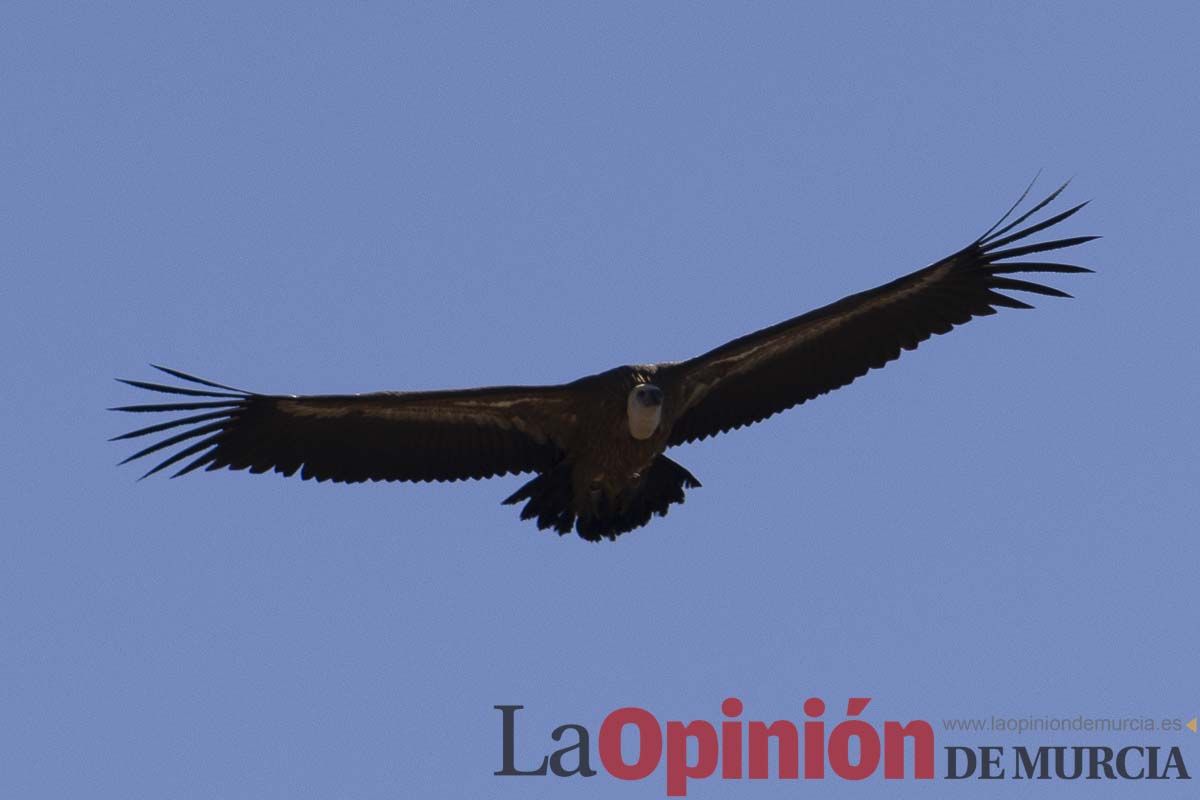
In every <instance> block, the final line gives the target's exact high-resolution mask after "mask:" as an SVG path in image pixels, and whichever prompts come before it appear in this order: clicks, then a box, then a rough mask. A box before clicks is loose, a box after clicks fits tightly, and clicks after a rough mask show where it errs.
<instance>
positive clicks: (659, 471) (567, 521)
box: [504, 455, 700, 542]
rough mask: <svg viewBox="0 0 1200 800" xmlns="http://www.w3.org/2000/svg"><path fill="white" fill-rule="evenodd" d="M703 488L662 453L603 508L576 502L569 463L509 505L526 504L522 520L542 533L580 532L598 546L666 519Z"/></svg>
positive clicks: (605, 499)
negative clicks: (690, 492)
mask: <svg viewBox="0 0 1200 800" xmlns="http://www.w3.org/2000/svg"><path fill="white" fill-rule="evenodd" d="M699 486H700V481H698V480H696V476H694V475H692V473H690V472H688V471H687V470H686V469H684V468H683V467H682V466H680V465H679V464H676V463H675V462H674V461H672V460H671V459H669V458H667V457H666V456H662V455H660V456H659V457H658V458H656V459H655V460H654V463H653V464H651V465H650V468H649V469H648V470H646V473H645V476H644V477H643V479H642V482H641V483H640V484H638V485H637V486H635V487H631V488H630V489H629V490H627V491H626V492H625V493H624V494H622V495H621V496H620V497H616V498H609V497H607V496H602V497H601V498H600V502H599V504H598V505H593V504H592V503H590V502H589V503H576V502H575V498H574V490H573V488H572V487H573V484H572V480H571V465H570V464H566V463H564V464H559V465H558V466H557V467H555V468H554V469H552V470H550V471H548V472H543V473H541V474H540V475H538V476H537V477H536V478H534V479H533V480H531V481H529V483H526V484H525V485H524V486H522V487H521V488H520V489H518V490H517V491H516V492H514V493H513V494H512V495H511V496H509V497H508V498H506V499H505V500H504V504H505V505H514V504H516V503H520V502H521V501H526V502H525V507H524V508H523V509H521V519H536V520H537V526H538V528H539V529H541V530H546V529H547V528H553V529H554V530H556V531H558V533H559V534H566V533H570V532H571V530H572V528H574V529H575V531H576V532H578V533H579V536H580V537H581V538H583V539H586V540H588V541H590V542H597V541H600V540H601V539H615V538H617V537H618V536H620V535H621V534H622V533H626V532H628V531H631V530H633V529H634V528H640V527H642V526H643V525H645V524H646V523H647V522H649V521H650V518H651V517H652V516H653V515H655V514H657V515H658V516H660V517H661V516H666V513H667V510H668V509H669V508H670V507H671V506H672V505H674V504H675V503H682V502H683V501H684V491H683V490H684V489H685V488H688V489H695V488H699ZM581 509H584V510H581Z"/></svg>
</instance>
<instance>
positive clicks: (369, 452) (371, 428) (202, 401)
mask: <svg viewBox="0 0 1200 800" xmlns="http://www.w3.org/2000/svg"><path fill="white" fill-rule="evenodd" d="M1064 188H1066V184H1064V185H1063V186H1061V187H1059V188H1058V189H1057V190H1056V191H1054V192H1053V193H1052V194H1050V196H1049V197H1047V198H1046V199H1044V200H1042V201H1041V202H1040V203H1037V204H1036V205H1034V206H1033V207H1032V208H1030V209H1029V210H1027V211H1025V212H1024V213H1022V214H1020V215H1019V216H1018V217H1017V218H1016V219H1014V220H1012V221H1011V222H1007V224H1005V223H1006V221H1007V220H1008V218H1009V217H1010V216H1012V214H1013V213H1014V212H1015V211H1016V209H1017V208H1018V207H1019V206H1020V204H1021V202H1022V201H1023V200H1024V198H1025V196H1026V195H1025V194H1022V196H1021V198H1020V199H1019V200H1018V201H1017V203H1015V204H1014V205H1013V207H1012V208H1010V209H1009V211H1008V213H1006V214H1005V215H1004V217H1002V218H1001V220H1000V221H999V222H997V223H996V224H995V225H993V226H992V228H991V229H990V230H988V231H987V232H986V233H985V234H984V235H983V236H981V237H979V238H978V239H976V240H975V241H973V242H972V243H971V244H969V245H967V246H966V247H964V248H963V249H962V250H959V251H958V252H957V253H954V254H953V255H950V256H948V257H946V258H943V259H942V260H940V261H938V262H936V263H934V264H932V265H930V266H928V267H925V268H924V269H921V270H918V271H916V272H913V273H912V274H910V275H906V276H904V277H903V278H900V279H898V280H895V281H892V282H891V283H888V284H885V285H883V286H879V287H877V288H875V289H871V290H868V291H865V292H861V293H859V294H855V295H851V296H849V297H846V298H843V299H842V300H839V301H837V302H836V303H832V304H830V305H828V306H825V307H824V308H819V309H817V310H815V311H810V312H808V313H807V314H804V315H802V316H799V317H795V318H793V319H790V320H787V321H785V322H781V323H779V324H778V325H773V326H771V327H769V328H764V329H763V330H760V331H758V332H756V333H752V334H749V335H748V336H743V337H741V338H739V339H735V340H733V341H732V342H728V343H726V344H723V345H721V346H720V347H718V348H716V349H715V350H711V351H709V352H707V353H705V354H703V355H700V356H697V357H696V358H693V359H690V360H688V361H682V362H678V363H662V364H648V365H640V366H622V367H617V368H615V369H611V370H608V371H606V372H601V373H598V374H596V375H590V376H587V377H584V378H580V379H579V380H576V381H573V382H571V383H567V384H562V385H558V386H501V387H489V388H480V389H463V390H454V391H437V392H378V393H372V394H354V395H313V396H300V397H297V396H294V395H263V394H256V393H253V392H247V391H243V390H241V389H235V388H233V387H230V386H225V385H223V384H220V383H215V382H213V381H209V380H204V379H202V378H197V377H195V376H193V375H188V374H187V373H184V372H180V371H178V370H173V369H168V368H166V367H156V369H159V370H161V371H162V372H164V373H166V374H168V375H171V376H172V377H174V378H178V379H179V380H181V381H184V382H186V383H187V384H190V386H178V385H165V384H160V383H149V382H145V381H133V380H123V379H122V380H123V382H124V383H127V384H129V385H131V386H135V387H137V388H140V389H147V390H150V391H154V392H163V393H167V394H175V395H180V396H183V397H185V398H188V399H186V400H181V401H180V402H172V403H154V404H146V405H132V406H121V407H119V408H117V409H114V410H116V411H127V412H134V413H159V412H173V413H181V412H187V413H186V415H185V416H183V417H177V418H173V419H170V420H168V421H166V422H159V423H157V424H154V425H150V426H148V427H144V428H139V429H138V430H135V431H132V432H130V433H126V434H123V435H121V436H117V437H115V438H116V439H135V438H138V437H142V436H149V435H152V434H164V437H163V438H161V439H159V440H157V441H155V442H154V443H153V444H151V445H149V446H148V447H145V448H143V449H141V450H139V451H138V452H136V453H134V454H133V455H131V456H130V457H129V458H127V459H125V461H123V462H121V463H126V462H128V461H132V460H134V459H138V458H142V457H144V456H149V455H151V454H153V453H162V452H163V451H168V452H170V451H169V448H173V447H177V448H178V449H176V450H174V451H173V452H170V455H169V456H168V457H167V458H165V459H164V460H163V461H161V462H159V463H158V464H157V465H156V466H154V467H153V468H152V469H151V470H150V471H149V472H147V473H146V475H152V474H154V473H156V472H159V471H161V470H164V469H167V468H168V467H173V466H175V465H177V464H178V465H180V466H179V468H178V469H177V471H176V472H175V473H174V476H178V475H183V474H186V473H188V472H191V471H193V470H196V469H200V468H204V469H205V470H216V469H221V468H225V467H227V468H229V469H249V470H250V471H251V472H267V471H272V470H273V471H275V472H279V473H282V474H283V475H293V474H296V473H297V472H298V473H300V476H301V477H302V478H306V479H307V478H315V479H317V480H319V481H324V480H332V481H338V482H347V483H353V482H358V481H377V480H383V481H454V480H461V479H467V478H489V477H492V476H496V475H506V474H508V473H514V474H515V473H528V472H533V473H537V475H536V477H534V478H533V480H531V481H529V482H528V483H526V484H525V485H524V486H522V487H521V488H520V489H518V490H517V491H516V492H515V493H514V494H513V495H511V496H510V497H508V498H507V499H506V500H505V501H504V502H505V503H506V504H507V503H522V502H523V503H524V507H523V509H522V511H521V518H522V519H534V520H536V522H537V526H538V528H541V529H547V528H553V529H554V530H556V531H558V532H559V533H569V532H570V531H571V530H572V529H574V530H575V531H576V532H577V533H578V534H579V535H580V536H581V537H583V538H584V539H588V540H598V539H602V538H607V539H614V538H616V537H617V536H619V535H620V534H622V533H624V532H626V531H630V530H633V529H634V528H638V527H641V526H642V525H645V524H646V523H647V522H649V520H650V518H651V516H652V515H654V514H658V515H665V514H666V513H667V511H668V509H669V508H670V506H671V505H672V504H674V503H682V502H683V500H684V489H685V488H695V487H698V486H699V485H700V482H699V481H697V480H696V478H695V477H693V476H692V474H691V473H690V472H688V471H687V470H686V469H684V468H683V467H682V466H680V465H679V464H677V463H675V462H674V461H672V460H671V459H669V458H667V457H666V456H665V455H664V454H663V452H664V451H665V450H666V449H667V448H668V447H674V446H675V445H680V444H684V443H686V442H692V441H696V440H699V439H705V438H707V437H709V436H715V435H716V434H718V433H724V432H726V431H729V430H733V429H735V428H740V427H742V426H743V425H750V424H752V423H755V422H759V421H761V420H764V419H766V418H767V417H769V416H771V415H772V414H776V413H778V412H780V411H783V410H785V409H788V408H791V407H792V406H795V405H799V404H800V403H803V402H805V401H806V400H811V399H812V398H814V397H817V396H819V395H822V394H825V393H826V392H830V391H833V390H834V389H837V388H839V387H842V386H845V385H846V384H848V383H850V382H851V381H853V380H854V379H856V378H858V377H860V376H862V375H864V374H866V373H867V371H868V370H870V369H873V368H878V367H882V366H884V365H886V364H887V363H888V362H889V361H892V360H894V359H896V358H898V357H899V356H900V353H901V351H902V350H912V349H915V348H916V347H917V345H918V344H920V343H921V342H923V341H925V340H926V339H928V338H929V337H930V336H932V335H933V334H937V333H946V332H948V331H950V330H951V329H953V328H954V327H956V326H958V325H961V324H963V323H965V322H968V321H970V320H971V319H973V318H974V317H981V316H986V315H989V314H994V313H996V309H997V308H1032V306H1030V305H1028V304H1027V303H1025V302H1023V301H1021V300H1018V299H1016V298H1013V297H1011V296H1009V295H1008V294H1005V293H1004V292H1009V291H1018V292H1031V293H1034V294H1042V295H1048V296H1051V297H1069V296H1070V295H1068V294H1066V293H1065V292H1062V291H1059V290H1058V289H1054V288H1051V287H1049V286H1044V285H1042V284H1040V283H1033V282H1030V281H1027V280H1022V279H1019V278H1013V277H1009V276H1010V275H1014V274H1020V273H1051V272H1059V273H1069V272H1091V270H1089V269H1085V268H1084V267H1079V266H1074V265H1071V264H1060V263H1050V262H1045V261H1017V260H1014V259H1020V258H1023V257H1026V256H1034V255H1036V254H1039V253H1045V252H1049V251H1052V250H1061V249H1064V248H1068V247H1074V246H1075V245H1079V244H1083V243H1084V242H1087V241H1090V240H1092V239H1095V238H1097V237H1094V236H1075V237H1070V238H1063V239H1052V240H1049V241H1041V242H1027V243H1022V244H1018V242H1023V241H1024V240H1027V239H1028V238H1029V237H1031V236H1033V235H1034V234H1037V233H1040V232H1042V231H1044V230H1046V229H1048V228H1050V227H1052V226H1054V225H1057V224H1058V223H1060V222H1062V221H1063V220H1065V219H1067V218H1068V217H1070V216H1072V215H1073V214H1075V213H1076V212H1077V211H1079V210H1080V209H1081V208H1083V207H1084V205H1086V203H1081V204H1079V205H1076V206H1074V207H1072V208H1068V209H1067V210H1065V211H1062V212H1060V213H1057V214H1054V215H1053V216H1050V217H1048V218H1047V219H1044V220H1042V221H1040V222H1037V223H1030V224H1029V225H1027V226H1026V227H1021V226H1022V225H1023V224H1025V223H1026V222H1027V221H1029V220H1030V218H1031V217H1033V215H1035V214H1037V213H1038V212H1039V211H1041V210H1042V209H1043V208H1045V207H1046V206H1048V205H1049V204H1050V203H1051V202H1053V201H1054V199H1055V198H1057V197H1058V195H1059V194H1060V193H1061V192H1062V190H1063V189H1064ZM1027 193H1028V189H1027V190H1026V194H1027ZM197 387H202V388H197ZM190 412H198V413H190ZM143 477H145V476H143Z"/></svg>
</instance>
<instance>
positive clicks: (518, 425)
mask: <svg viewBox="0 0 1200 800" xmlns="http://www.w3.org/2000/svg"><path fill="white" fill-rule="evenodd" d="M156 369H159V370H161V371H163V372H165V373H167V374H169V375H172V376H174V377H176V378H179V379H181V380H184V381H188V382H190V383H192V384H194V385H200V386H203V387H205V388H203V389H200V388H192V387H183V386H169V385H164V384H159V383H147V382H145V381H131V380H123V379H122V382H123V383H127V384H129V385H131V386H136V387H138V388H140V389H148V390H150V391H154V392H164V393H169V394H177V395H184V396H187V397H189V398H193V399H190V400H186V401H181V402H176V403H160V404H147V405H134V406H122V407H120V408H116V409H113V410H114V411H129V412H144V413H157V412H167V413H171V412H191V411H197V412H200V413H197V414H190V415H187V416H184V417H181V418H175V419H171V420H169V421H167V422H160V423H158V424H155V425H151V426H149V427H145V428H140V429H138V430H135V431H132V432H130V433H126V434H124V435H122V436H117V437H116V439H134V438H137V437H142V436H151V435H154V434H164V436H165V438H162V439H160V440H158V441H156V442H154V443H153V444H151V445H150V446H148V447H146V448H144V449H142V450H140V451H138V452H136V453H134V454H133V455H131V456H130V457H129V458H127V459H125V461H122V462H121V463H122V464H124V463H126V462H128V461H133V460H134V459H137V458H142V457H144V456H148V455H151V454H153V453H160V454H161V453H162V452H164V451H166V452H170V455H169V456H168V457H167V458H166V459H165V460H163V461H162V462H160V463H159V464H158V465H156V466H155V467H154V468H152V469H151V470H150V471H149V472H147V473H146V475H143V476H142V477H146V476H148V475H152V474H154V473H155V472H158V471H160V470H163V469H166V468H167V467H170V466H172V465H174V464H177V463H179V462H181V461H185V459H188V458H191V460H190V461H186V462H185V463H184V465H183V466H182V467H181V468H180V469H179V470H178V471H177V472H175V473H174V475H173V476H172V477H176V476H179V475H183V474H185V473H187V472H191V471H192V470H195V469H199V468H200V467H204V468H205V469H207V470H216V469H221V468H223V467H228V468H229V469H249V470H250V471H251V472H267V471H268V470H274V471H275V472H279V473H282V474H284V475H293V474H295V473H296V472H299V473H300V476H301V477H302V478H305V479H308V478H316V479H317V480H318V481H324V480H332V481H339V482H346V483H355V482H359V481H375V480H383V481H454V480H461V479H466V478H487V477H491V476H493V475H503V474H506V473H510V472H511V473H519V472H533V471H539V470H543V469H547V468H549V467H550V466H552V465H553V464H554V463H555V462H556V461H557V460H558V458H559V457H560V455H561V450H562V448H563V442H564V441H565V439H566V437H567V435H568V428H569V426H570V425H571V420H572V416H571V410H570V405H571V403H570V401H571V393H570V391H569V390H568V389H566V388H565V387H562V386H544V387H542V386H534V387H518V386H513V387H494V388H486V389H465V390H461V391H441V392H379V393H375V394H355V395H315V396H310V397H296V396H287V395H262V394H254V393H252V392H245V391H242V390H240V389H234V388H233V387H230V386H224V385H222V384H219V383H213V382H212V381H207V380H204V379H202V378H197V377H195V376H192V375H188V374H186V373H183V372H179V371H178V370H173V369H167V368H166V367H156ZM176 428H180V429H182V430H181V431H179V432H175V429H176ZM167 432H170V433H167ZM169 448H177V449H175V450H174V451H173V452H171V451H170V450H169Z"/></svg>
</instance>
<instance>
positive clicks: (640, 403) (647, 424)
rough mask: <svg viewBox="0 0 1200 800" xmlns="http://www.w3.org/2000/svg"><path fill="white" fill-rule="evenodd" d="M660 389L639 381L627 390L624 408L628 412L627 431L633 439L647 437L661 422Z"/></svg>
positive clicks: (661, 400) (661, 394) (661, 403)
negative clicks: (627, 396)
mask: <svg viewBox="0 0 1200 800" xmlns="http://www.w3.org/2000/svg"><path fill="white" fill-rule="evenodd" d="M662 405H663V392H662V389H660V388H658V387H657V386H655V385H654V384H653V383H639V384H638V385H636V386H634V387H633V388H632V389H630V390H629V398H628V399H627V400H626V402H625V408H626V410H627V412H628V414H629V433H630V435H631V436H633V438H635V439H649V438H650V437H651V436H653V435H654V432H655V431H656V430H658V424H659V423H660V422H662Z"/></svg>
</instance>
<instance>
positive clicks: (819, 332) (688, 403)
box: [657, 184, 1097, 445]
mask: <svg viewBox="0 0 1200 800" xmlns="http://www.w3.org/2000/svg"><path fill="white" fill-rule="evenodd" d="M1065 188H1066V184H1063V185H1062V186H1060V187H1059V188H1058V190H1056V191H1055V192H1054V193H1052V194H1051V195H1050V196H1049V197H1047V198H1046V199H1045V200H1043V201H1041V202H1040V203H1038V204H1037V205H1035V206H1034V207H1033V208H1031V209H1029V210H1028V211H1026V212H1025V213H1023V214H1021V215H1020V216H1019V217H1018V218H1017V219H1015V220H1013V221H1012V222H1010V223H1009V224H1007V225H1004V227H1000V226H1001V225H1002V224H1003V223H1004V221H1005V220H1006V219H1008V217H1009V216H1010V215H1011V214H1012V213H1013V211H1015V210H1016V208H1017V207H1018V206H1019V205H1020V204H1021V201H1022V200H1024V199H1025V194H1022V195H1021V198H1020V199H1018V200H1017V202H1016V203H1015V204H1014V205H1013V207H1012V208H1011V209H1009V211H1008V213H1007V214H1005V215H1004V217H1002V218H1001V219H1000V221H999V222H997V223H996V224H995V225H993V226H992V228H991V230H989V231H988V232H987V233H985V234H984V235H983V236H981V237H980V238H979V239H976V240H975V241H974V242H972V243H971V244H969V245H967V246H966V247H965V248H963V249H962V250H960V251H958V252H957V253H955V254H953V255H951V256H949V257H948V258H944V259H942V260H941V261H938V262H937V263H936V264H932V265H931V266H928V267H926V268H925V269H922V270H918V271H917V272H914V273H912V274H911V275H906V276H905V277H903V278H900V279H899V280H896V281H892V282H891V283H888V284H886V285H884V286H880V287H878V288H875V289H871V290H869V291H866V292H862V293H860V294H855V295H851V296H850V297H846V298H844V299H842V300H839V301H838V302H836V303H833V304H831V305H828V306H825V307H824V308H819V309H817V310H815V311H811V312H809V313H807V314H804V315H803V316H799V317H795V318H794V319H790V320H787V321H786V322H781V323H779V324H778V325H774V326H772V327H770V328H765V329H764V330H761V331H758V332H757V333H752V334H750V335H749V336H743V337H742V338H740V339H735V340H733V341H732V342H729V343H728V344H725V345H722V346H721V347H718V348H717V349H715V350H712V351H711V352H708V353H705V354H704V355H702V356H698V357H696V358H693V359H691V360H689V361H683V362H680V363H678V364H664V365H660V367H659V372H658V378H657V382H658V384H659V385H660V386H661V387H662V388H663V390H664V391H665V392H667V394H668V396H670V397H674V398H677V400H676V401H675V413H674V415H673V416H672V419H671V420H670V422H669V424H671V426H672V427H671V436H670V439H669V441H668V444H669V445H677V444H682V443H684V442H690V441H695V440H698V439H705V438H707V437H709V436H715V435H716V434H718V433H723V432H725V431H728V430H731V429H733V428H740V427H742V426H743V425H750V424H752V423H755V422H759V421H761V420H764V419H766V418H767V417H769V416H771V415H772V414H777V413H779V412H780V411H783V410H785V409H788V408H791V407H792V406H795V405H798V404H800V403H803V402H804V401H806V400H811V399H812V398H814V397H817V396H819V395H822V394H825V393H826V392H830V391H833V390H834V389H837V388H840V387H842V386H845V385H846V384H848V383H850V382H851V381H853V380H854V379H855V378H858V377H861V376H862V375H865V374H866V373H867V371H868V370H870V369H873V368H879V367H882V366H884V365H885V364H887V363H888V362H889V361H893V360H894V359H896V358H899V357H900V351H901V350H914V349H916V347H917V345H918V344H920V343H921V342H923V341H925V340H926V339H928V338H929V337H930V336H932V335H933V334H936V333H946V332H947V331H949V330H951V329H952V328H954V327H955V326H957V325H962V324H963V323H965V322H968V321H970V320H971V319H972V318H974V317H981V316H986V315H988V314H994V313H996V308H1032V306H1030V305H1028V304H1027V303H1024V302H1022V301H1021V300H1017V299H1015V298H1012V297H1009V296H1008V295H1006V294H1002V293H1001V292H1004V291H1021V292H1033V293H1035V294H1043V295H1049V296H1051V297H1070V295H1068V294H1066V293H1065V292H1061V291H1059V290H1058V289H1053V288H1051V287H1049V286H1043V285H1041V284H1039V283H1031V282H1029V281H1024V280H1019V279H1016V278H1010V277H1006V276H1008V275H1010V274H1013V273H1022V272H1091V270H1089V269H1085V268H1083V267H1076V266H1073V265H1070V264H1057V263H1047V262H1042V261H1037V262H1030V261H1012V259H1015V258H1020V257H1022V256H1028V255H1033V254H1035V253H1043V252H1047V251H1050V250H1061V249H1062V248H1065V247H1073V246H1075V245H1077V244H1082V243H1084V242H1087V241H1090V240H1092V239H1095V238H1097V237H1095V236H1076V237H1073V238H1068V239H1055V240H1052V241H1045V242H1036V243H1030V244H1022V245H1017V246H1015V247H1009V245H1012V244H1014V243H1015V242H1018V241H1020V240H1022V239H1025V238H1027V237H1029V236H1032V235H1033V234H1036V233H1038V232H1040V231H1043V230H1045V229H1047V228H1049V227H1051V226H1053V225H1057V224H1058V223H1060V222H1062V221H1063V220H1065V219H1067V218H1068V217H1070V216H1071V215H1073V214H1074V213H1075V212H1077V211H1079V209H1081V208H1083V207H1084V206H1085V205H1087V204H1086V203H1081V204H1079V205H1077V206H1075V207H1073V208H1069V209H1067V210H1066V211H1063V212H1061V213H1059V214H1056V215H1054V216H1052V217H1050V218H1049V219H1046V220H1043V221H1042V222H1038V223H1035V224H1030V225H1029V226H1028V227H1025V228H1020V226H1021V225H1022V224H1023V223H1025V222H1026V220H1028V219H1029V218H1030V217H1031V216H1033V215H1034V214H1036V213H1037V212H1038V211H1040V210H1041V209H1043V208H1045V207H1046V206H1047V205H1048V204H1049V203H1050V202H1051V201H1053V200H1054V199H1055V198H1056V197H1058V195H1059V193H1060V192H1062V190H1063V189H1065ZM1025 191H1026V194H1027V193H1028V191H1029V190H1028V189H1026V190H1025ZM1014 228H1020V229H1019V230H1017V231H1016V232H1013V233H1010V231H1013V229H1014Z"/></svg>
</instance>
